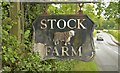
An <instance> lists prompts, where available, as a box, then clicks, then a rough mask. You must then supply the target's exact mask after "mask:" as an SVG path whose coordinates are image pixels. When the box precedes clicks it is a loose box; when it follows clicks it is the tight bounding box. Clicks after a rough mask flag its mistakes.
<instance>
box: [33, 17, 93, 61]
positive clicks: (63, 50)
mask: <svg viewBox="0 0 120 73" xmlns="http://www.w3.org/2000/svg"><path fill="white" fill-rule="evenodd" d="M33 28H34V48H33V50H34V52H39V54H40V56H41V59H51V58H52V59H79V60H84V61H88V60H90V59H91V58H92V57H93V56H94V43H93V36H92V35H93V29H94V22H93V21H92V20H91V19H90V18H89V17H88V16H87V15H49V16H39V17H38V18H37V19H36V20H35V21H34V22H33Z"/></svg>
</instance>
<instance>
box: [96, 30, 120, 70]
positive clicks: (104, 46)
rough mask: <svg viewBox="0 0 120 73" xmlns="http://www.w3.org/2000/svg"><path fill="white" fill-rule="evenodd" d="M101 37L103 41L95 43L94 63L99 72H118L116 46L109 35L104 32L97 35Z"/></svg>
mask: <svg viewBox="0 0 120 73" xmlns="http://www.w3.org/2000/svg"><path fill="white" fill-rule="evenodd" d="M97 36H101V37H102V38H103V39H104V40H103V41H97V40H96V39H94V40H95V41H94V42H95V48H96V56H95V61H96V63H97V65H98V69H99V70H100V71H118V55H120V54H119V53H118V48H120V46H118V45H117V44H115V43H114V42H113V41H112V38H111V36H110V35H109V34H107V33H105V32H100V33H97Z"/></svg>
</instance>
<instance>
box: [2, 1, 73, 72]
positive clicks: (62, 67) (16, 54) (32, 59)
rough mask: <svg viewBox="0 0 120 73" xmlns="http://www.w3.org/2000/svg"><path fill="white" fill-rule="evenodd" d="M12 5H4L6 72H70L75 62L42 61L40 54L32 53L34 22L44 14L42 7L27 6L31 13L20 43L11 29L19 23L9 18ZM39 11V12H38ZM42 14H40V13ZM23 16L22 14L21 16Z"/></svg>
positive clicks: (3, 53)
mask: <svg viewBox="0 0 120 73" xmlns="http://www.w3.org/2000/svg"><path fill="white" fill-rule="evenodd" d="M10 4H11V3H6V2H5V3H4V2H3V4H2V11H3V15H2V22H3V23H2V51H3V52H2V56H3V57H2V66H3V70H4V71H36V72H38V71H69V70H71V68H72V66H73V64H74V63H72V62H73V61H70V60H66V61H59V60H44V61H42V60H40V56H39V54H38V53H34V52H32V40H31V38H32V34H31V33H32V27H31V26H32V25H31V24H32V22H33V20H35V18H36V17H37V16H38V15H39V14H40V13H42V7H41V6H40V5H38V4H36V5H28V4H27V6H25V7H26V9H27V8H28V9H29V11H28V12H26V11H27V10H25V12H26V14H25V15H24V16H25V31H24V32H23V33H22V34H23V37H24V39H23V42H20V41H18V39H17V37H16V36H14V35H12V34H11V33H10V32H11V29H12V27H13V26H14V25H16V24H17V22H14V21H13V20H12V19H11V18H10V17H9V8H10V6H11V5H10ZM36 11H37V12H36ZM39 12H40V13H39ZM20 15H21V14H20Z"/></svg>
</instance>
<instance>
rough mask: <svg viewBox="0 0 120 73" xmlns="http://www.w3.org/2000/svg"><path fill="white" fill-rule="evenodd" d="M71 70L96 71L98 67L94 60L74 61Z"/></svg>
mask: <svg viewBox="0 0 120 73" xmlns="http://www.w3.org/2000/svg"><path fill="white" fill-rule="evenodd" d="M73 71H98V68H97V65H96V62H95V61H94V60H93V61H90V62H82V61H76V64H75V65H74V68H73Z"/></svg>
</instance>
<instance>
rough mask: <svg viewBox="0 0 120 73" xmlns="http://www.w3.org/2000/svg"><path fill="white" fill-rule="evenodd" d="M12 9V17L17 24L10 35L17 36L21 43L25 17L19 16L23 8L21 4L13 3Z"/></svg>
mask: <svg viewBox="0 0 120 73" xmlns="http://www.w3.org/2000/svg"><path fill="white" fill-rule="evenodd" d="M11 5H12V7H11V8H10V17H11V19H12V21H13V22H16V24H15V25H13V27H12V29H11V31H10V33H11V34H12V35H15V36H16V37H17V39H18V40H19V41H21V28H23V26H22V25H23V22H22V20H21V18H22V17H23V15H22V16H20V15H19V13H20V10H21V7H20V2H13V3H11Z"/></svg>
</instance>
